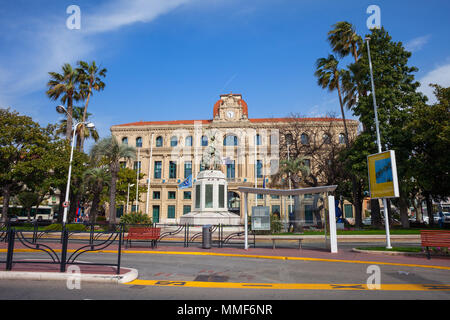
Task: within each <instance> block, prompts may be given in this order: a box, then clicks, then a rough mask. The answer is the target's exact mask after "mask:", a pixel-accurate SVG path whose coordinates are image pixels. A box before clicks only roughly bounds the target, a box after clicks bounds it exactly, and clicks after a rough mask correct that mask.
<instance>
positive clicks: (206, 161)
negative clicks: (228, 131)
mask: <svg viewBox="0 0 450 320" xmlns="http://www.w3.org/2000/svg"><path fill="white" fill-rule="evenodd" d="M205 135H206V137H208V147H206V149H205V151H204V152H203V155H202V161H201V163H200V165H201V167H202V168H203V169H204V170H220V169H221V165H222V159H221V158H220V152H219V150H217V148H216V141H217V131H216V130H208V131H206V132H205Z"/></svg>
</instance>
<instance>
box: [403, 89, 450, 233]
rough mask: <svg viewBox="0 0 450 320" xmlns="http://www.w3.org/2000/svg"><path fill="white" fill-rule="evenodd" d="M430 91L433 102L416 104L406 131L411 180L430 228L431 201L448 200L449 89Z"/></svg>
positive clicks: (431, 217)
mask: <svg viewBox="0 0 450 320" xmlns="http://www.w3.org/2000/svg"><path fill="white" fill-rule="evenodd" d="M431 86H432V87H434V93H435V95H436V98H437V102H436V103H434V104H432V105H427V104H425V103H422V104H416V105H415V106H414V108H413V110H412V117H411V120H410V121H409V122H408V123H407V130H408V131H410V132H411V133H412V150H413V155H412V157H411V159H410V163H411V166H410V168H411V171H412V172H411V174H410V175H411V176H413V177H414V179H415V180H416V181H417V184H418V185H419V188H420V190H421V193H422V194H423V196H424V197H425V199H426V203H427V213H428V217H429V221H430V224H432V223H433V206H432V200H433V199H435V200H437V201H440V200H444V201H445V199H446V198H447V197H449V196H450V177H449V170H448V168H449V163H450V155H449V151H448V150H450V88H443V87H441V86H439V85H435V84H433V85H431Z"/></svg>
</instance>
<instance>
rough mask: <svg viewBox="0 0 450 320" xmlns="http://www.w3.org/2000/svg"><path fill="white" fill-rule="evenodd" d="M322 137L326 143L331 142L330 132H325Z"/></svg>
mask: <svg viewBox="0 0 450 320" xmlns="http://www.w3.org/2000/svg"><path fill="white" fill-rule="evenodd" d="M322 139H323V143H325V144H330V143H331V139H330V136H329V135H328V134H326V133H324V134H323V136H322Z"/></svg>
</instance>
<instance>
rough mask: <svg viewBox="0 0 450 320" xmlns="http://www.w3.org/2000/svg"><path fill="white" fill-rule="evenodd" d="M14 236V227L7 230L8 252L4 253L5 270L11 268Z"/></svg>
mask: <svg viewBox="0 0 450 320" xmlns="http://www.w3.org/2000/svg"><path fill="white" fill-rule="evenodd" d="M15 236H16V230H15V229H14V228H11V229H9V231H8V252H7V254H6V270H7V271H11V270H12V264H13V254H14V240H15Z"/></svg>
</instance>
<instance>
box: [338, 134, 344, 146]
mask: <svg viewBox="0 0 450 320" xmlns="http://www.w3.org/2000/svg"><path fill="white" fill-rule="evenodd" d="M339 143H340V144H344V143H345V135H344V134H343V133H340V134H339Z"/></svg>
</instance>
